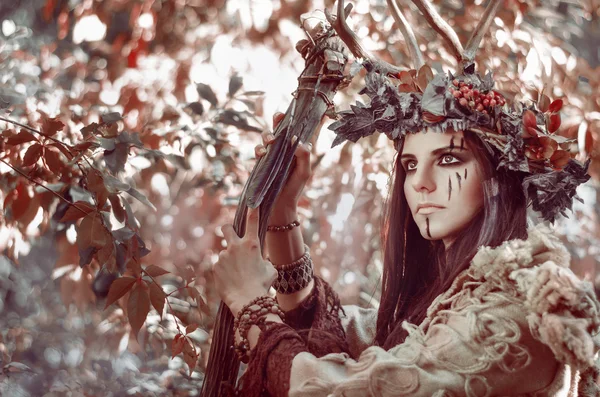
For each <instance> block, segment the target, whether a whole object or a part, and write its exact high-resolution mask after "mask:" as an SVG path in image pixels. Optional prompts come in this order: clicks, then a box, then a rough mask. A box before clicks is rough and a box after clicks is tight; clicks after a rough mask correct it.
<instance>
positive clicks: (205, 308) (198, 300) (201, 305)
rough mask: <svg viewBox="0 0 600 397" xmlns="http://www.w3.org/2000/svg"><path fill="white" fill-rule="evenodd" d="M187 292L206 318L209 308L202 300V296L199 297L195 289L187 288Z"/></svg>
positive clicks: (208, 314)
mask: <svg viewBox="0 0 600 397" xmlns="http://www.w3.org/2000/svg"><path fill="white" fill-rule="evenodd" d="M187 290H188V292H189V294H190V296H191V297H192V298H193V299H194V300H195V301H196V304H197V305H198V308H199V309H200V312H201V313H204V314H206V315H207V316H210V307H208V305H207V304H206V301H205V300H204V298H202V295H200V292H198V290H197V289H196V288H195V287H187Z"/></svg>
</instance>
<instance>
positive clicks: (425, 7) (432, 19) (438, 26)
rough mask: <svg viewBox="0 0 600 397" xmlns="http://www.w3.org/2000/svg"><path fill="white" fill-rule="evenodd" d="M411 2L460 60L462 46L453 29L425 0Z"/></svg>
mask: <svg viewBox="0 0 600 397" xmlns="http://www.w3.org/2000/svg"><path fill="white" fill-rule="evenodd" d="M412 2H413V3H414V4H415V5H416V6H417V8H418V9H419V10H420V11H421V13H422V14H423V16H424V17H425V19H426V20H427V23H428V24H429V25H430V26H431V27H432V28H433V29H434V30H435V31H436V32H438V33H439V34H440V35H441V36H442V38H443V39H444V40H445V41H446V43H447V44H448V45H449V46H450V51H451V52H452V54H453V55H454V56H455V57H456V59H457V60H458V61H461V60H462V57H463V47H462V44H460V40H459V39H458V36H457V34H456V32H455V31H454V29H452V28H451V27H450V25H448V23H447V22H446V21H444V20H443V19H442V17H441V16H440V14H438V12H437V11H436V10H435V8H434V7H433V5H432V4H431V3H430V2H429V1H427V0H412Z"/></svg>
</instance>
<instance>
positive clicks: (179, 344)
mask: <svg viewBox="0 0 600 397" xmlns="http://www.w3.org/2000/svg"><path fill="white" fill-rule="evenodd" d="M184 344H185V338H184V337H183V335H181V334H177V335H175V338H173V343H172V344H171V358H173V357H175V356H176V355H178V354H179V353H181V352H182V351H183V345H184Z"/></svg>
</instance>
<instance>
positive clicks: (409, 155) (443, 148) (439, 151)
mask: <svg viewBox="0 0 600 397" xmlns="http://www.w3.org/2000/svg"><path fill="white" fill-rule="evenodd" d="M452 150H456V146H452V145H451V146H444V147H441V148H437V149H435V150H434V151H432V152H431V155H432V156H437V155H438V154H440V153H442V152H446V151H452ZM461 151H466V152H468V151H469V150H468V149H467V148H465V147H464V146H463V149H462V150H461ZM404 158H411V159H414V158H416V156H415V155H414V154H412V153H402V155H400V160H402V159H404Z"/></svg>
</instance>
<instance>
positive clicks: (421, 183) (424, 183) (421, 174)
mask: <svg viewBox="0 0 600 397" xmlns="http://www.w3.org/2000/svg"><path fill="white" fill-rule="evenodd" d="M412 186H413V189H415V191H417V192H420V191H423V190H427V191H428V192H432V191H434V190H435V188H436V184H435V181H434V178H433V175H432V173H431V170H428V169H427V168H426V167H423V166H422V167H420V168H417V170H415V173H414V174H413V180H412Z"/></svg>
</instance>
